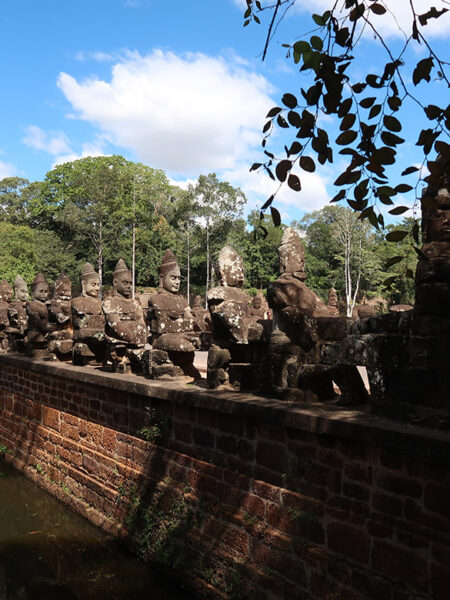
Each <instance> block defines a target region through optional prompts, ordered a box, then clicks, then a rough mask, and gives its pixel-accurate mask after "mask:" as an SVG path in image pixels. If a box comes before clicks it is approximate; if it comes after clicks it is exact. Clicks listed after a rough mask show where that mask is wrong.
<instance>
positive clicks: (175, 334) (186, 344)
mask: <svg viewBox="0 0 450 600" xmlns="http://www.w3.org/2000/svg"><path fill="white" fill-rule="evenodd" d="M180 281H181V272H180V267H179V265H178V263H177V259H176V258H175V255H174V253H173V252H172V251H171V250H167V251H166V253H165V254H164V257H163V261H162V263H161V266H160V267H159V287H158V292H157V293H156V294H150V296H149V299H148V316H147V318H148V322H149V328H150V333H151V336H152V347H153V350H152V358H151V369H150V370H151V372H150V373H149V375H150V376H151V377H154V378H158V377H162V376H163V375H169V376H175V375H188V376H190V377H194V378H195V379H199V378H200V373H199V372H198V371H197V369H196V368H195V367H194V364H193V363H194V353H195V349H196V347H197V346H198V336H196V335H195V334H194V319H193V317H192V314H191V310H190V307H189V304H188V302H187V300H186V299H185V298H184V297H183V296H181V295H180V294H179V293H178V292H179V289H180Z"/></svg>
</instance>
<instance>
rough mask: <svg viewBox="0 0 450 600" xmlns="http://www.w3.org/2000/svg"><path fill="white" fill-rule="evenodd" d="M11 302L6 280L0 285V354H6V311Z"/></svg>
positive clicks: (7, 347)
mask: <svg viewBox="0 0 450 600" xmlns="http://www.w3.org/2000/svg"><path fill="white" fill-rule="evenodd" d="M11 300H12V288H11V286H10V285H9V283H8V282H7V281H6V279H3V281H2V282H1V283H0V353H4V352H8V350H9V340H8V335H7V331H6V330H7V328H8V326H9V319H8V309H9V307H10V304H11Z"/></svg>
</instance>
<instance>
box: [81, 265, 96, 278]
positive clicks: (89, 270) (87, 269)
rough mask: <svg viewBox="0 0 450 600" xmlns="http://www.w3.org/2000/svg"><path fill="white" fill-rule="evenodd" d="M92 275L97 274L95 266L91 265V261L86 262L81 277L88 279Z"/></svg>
mask: <svg viewBox="0 0 450 600" xmlns="http://www.w3.org/2000/svg"><path fill="white" fill-rule="evenodd" d="M92 275H97V273H96V272H95V269H94V267H93V266H92V265H91V263H85V264H84V265H83V268H82V269H81V279H82V280H84V279H88V278H89V277H91V276H92Z"/></svg>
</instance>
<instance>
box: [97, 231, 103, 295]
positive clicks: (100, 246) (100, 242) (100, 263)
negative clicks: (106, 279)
mask: <svg viewBox="0 0 450 600" xmlns="http://www.w3.org/2000/svg"><path fill="white" fill-rule="evenodd" d="M97 264H98V277H99V279H100V294H99V296H100V300H101V299H102V297H103V223H102V221H100V226H99V231H98V254H97Z"/></svg>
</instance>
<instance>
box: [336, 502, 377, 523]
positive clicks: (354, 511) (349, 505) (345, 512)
mask: <svg viewBox="0 0 450 600" xmlns="http://www.w3.org/2000/svg"><path fill="white" fill-rule="evenodd" d="M327 509H328V512H329V514H330V515H331V516H332V517H334V518H335V519H339V520H341V521H347V522H349V523H353V524H355V525H362V524H363V523H364V522H365V520H366V518H367V517H368V516H369V507H368V505H367V503H366V502H358V501H357V500H353V499H351V498H344V497H342V496H333V497H332V498H330V500H329V501H328V504H327Z"/></svg>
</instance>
